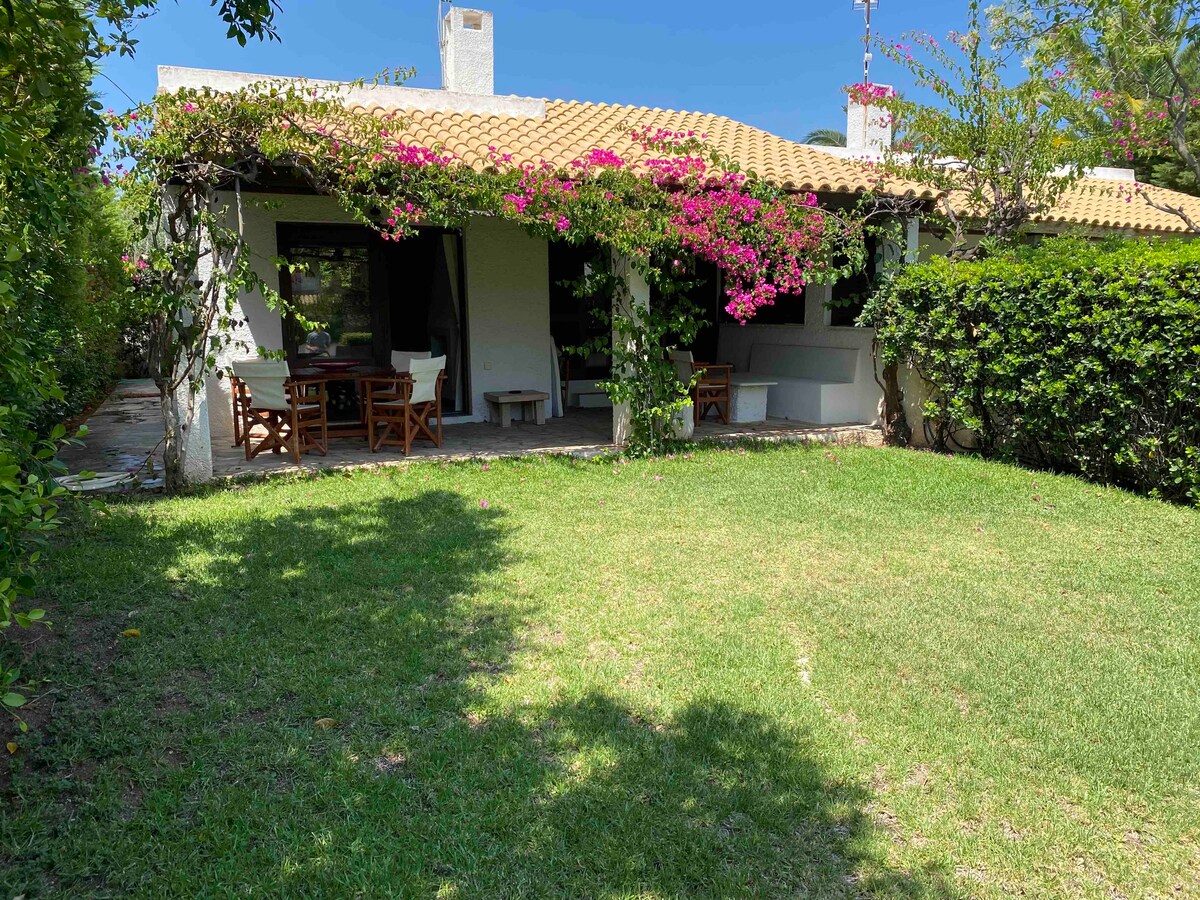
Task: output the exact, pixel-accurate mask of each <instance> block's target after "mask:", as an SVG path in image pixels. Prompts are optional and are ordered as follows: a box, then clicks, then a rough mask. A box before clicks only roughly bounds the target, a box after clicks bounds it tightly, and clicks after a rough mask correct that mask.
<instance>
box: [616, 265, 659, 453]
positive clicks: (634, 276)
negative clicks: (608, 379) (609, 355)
mask: <svg viewBox="0 0 1200 900" xmlns="http://www.w3.org/2000/svg"><path fill="white" fill-rule="evenodd" d="M613 271H614V272H615V273H616V275H617V277H618V278H620V279H621V280H622V281H624V282H625V292H624V296H617V297H614V298H613V315H614V316H615V315H624V316H628V317H630V318H636V316H637V314H638V310H639V309H649V308H650V285H649V283H648V282H647V281H646V279H645V277H644V276H643V275H642V273H641V272H639V271H638V270H637V269H636V268H635V267H634V265H633V264H632V262H630V260H629V259H628V257H624V256H618V255H616V254H614V255H613ZM612 340H613V344H614V346H615V345H616V343H617V341H619V340H621V338H620V337H619V336H618V335H617V333H616V331H614V332H613V336H612ZM629 431H630V419H629V404H628V403H614V404H613V443H615V444H616V445H617V446H618V447H623V446H624V445H625V444H626V443H627V442H628V441H629Z"/></svg>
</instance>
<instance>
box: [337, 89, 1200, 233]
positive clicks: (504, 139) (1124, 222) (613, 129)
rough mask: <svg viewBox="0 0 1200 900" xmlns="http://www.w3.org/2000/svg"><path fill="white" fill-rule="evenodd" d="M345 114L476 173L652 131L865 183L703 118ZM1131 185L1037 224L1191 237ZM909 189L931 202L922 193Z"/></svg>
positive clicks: (825, 156) (1091, 195)
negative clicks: (389, 120) (393, 118)
mask: <svg viewBox="0 0 1200 900" xmlns="http://www.w3.org/2000/svg"><path fill="white" fill-rule="evenodd" d="M351 109H352V110H354V111H357V112H361V113H366V114H370V115H373V116H376V117H379V118H383V117H385V116H389V115H396V114H399V115H400V116H402V117H403V118H404V119H405V120H406V121H407V126H406V128H405V137H406V139H407V140H409V141H412V142H415V143H420V144H423V145H426V146H430V147H432V146H435V145H442V146H444V147H445V148H446V149H447V150H449V151H451V152H453V153H454V154H456V155H457V156H458V157H459V158H460V159H462V160H463V162H464V163H466V164H467V165H470V166H472V167H474V168H476V169H479V170H483V169H485V168H486V167H487V166H488V165H489V159H488V148H489V147H495V148H496V150H497V151H498V152H500V153H510V154H512V156H513V159H514V160H515V161H516V162H518V163H538V162H541V161H543V160H544V161H546V162H549V163H551V164H553V165H556V166H566V165H568V164H569V163H571V162H573V161H574V160H577V159H579V158H580V157H581V156H583V154H585V153H587V152H588V151H589V150H591V149H592V148H594V147H598V146H599V147H605V148H608V149H611V150H613V151H615V152H616V153H618V154H619V155H621V156H622V158H624V159H627V160H629V161H631V162H637V161H639V160H642V159H645V158H647V157H648V156H650V155H651V154H650V153H648V152H647V151H645V150H643V149H642V147H641V146H640V145H638V144H637V143H635V142H634V141H633V139H632V138H631V137H630V132H631V131H633V130H635V129H640V128H643V127H647V126H648V127H650V128H654V129H658V128H662V129H668V130H671V131H695V132H696V133H697V134H703V135H707V139H708V142H709V143H710V144H711V145H712V146H713V148H714V149H716V150H717V151H718V152H720V153H723V154H725V155H727V156H729V157H731V158H733V159H735V160H737V161H738V163H739V164H740V165H741V166H742V168H743V170H748V171H753V172H755V173H756V174H757V175H759V176H760V177H762V178H766V179H769V180H770V181H772V182H774V183H776V184H778V185H780V186H781V187H783V188H785V189H787V190H795V191H820V192H829V193H858V192H861V191H864V190H866V189H867V187H868V176H867V172H866V168H865V166H864V164H863V163H862V162H859V161H856V160H850V159H842V158H841V157H838V156H835V155H833V154H831V153H826V152H824V151H823V150H819V149H817V148H814V147H810V146H806V145H804V144H798V143H796V142H794V141H789V140H786V139H784V138H781V137H778V136H776V135H773V134H771V133H770V132H767V131H763V130H762V129H759V128H754V127H752V126H750V125H745V124H743V123H741V122H737V121H734V120H733V119H730V118H727V117H725V116H717V115H711V114H707V113H695V112H678V111H675V110H661V109H647V108H645V107H640V106H621V105H612V104H608V103H581V102H576V101H569V100H550V101H547V102H546V115H545V117H538V118H533V117H522V116H512V115H481V114H478V113H473V114H467V113H455V112H446V111H431V110H421V109H393V108H385V107H382V106H378V105H371V106H363V105H355V106H352V107H351ZM907 187H909V188H910V189H913V188H919V186H914V185H909V186H907ZM1129 187H1130V185H1128V183H1126V184H1125V186H1124V187H1122V182H1118V181H1108V180H1100V179H1084V180H1083V181H1081V182H1080V183H1079V184H1078V185H1076V186H1074V187H1073V188H1072V189H1071V190H1070V191H1068V192H1067V194H1066V196H1064V197H1063V199H1062V200H1061V202H1060V203H1059V204H1058V206H1057V207H1056V209H1055V210H1053V211H1052V212H1051V213H1049V214H1047V215H1045V216H1042V217H1041V221H1044V222H1047V223H1051V224H1055V225H1071V224H1076V225H1089V226H1098V227H1105V228H1116V229H1123V230H1133V231H1149V232H1160V233H1161V232H1185V231H1187V228H1186V226H1185V225H1184V223H1183V221H1182V220H1181V219H1180V218H1179V217H1177V216H1173V215H1171V214H1170V213H1164V212H1160V211H1159V210H1156V209H1154V208H1153V207H1151V206H1150V205H1149V204H1148V203H1147V202H1146V200H1145V198H1144V197H1141V196H1130V192H1129ZM1149 190H1151V191H1152V192H1153V194H1154V195H1155V196H1157V197H1158V198H1160V199H1161V200H1163V201H1165V202H1168V203H1171V204H1174V205H1179V206H1182V207H1183V208H1184V209H1185V210H1187V211H1188V213H1189V215H1191V216H1192V217H1193V218H1194V219H1196V220H1198V221H1200V198H1196V197H1190V196H1186V195H1183V194H1178V193H1175V192H1173V191H1166V190H1163V189H1160V188H1153V189H1149ZM914 193H917V194H918V195H920V196H924V197H932V196H933V192H932V191H931V190H929V189H928V188H924V189H916V190H914Z"/></svg>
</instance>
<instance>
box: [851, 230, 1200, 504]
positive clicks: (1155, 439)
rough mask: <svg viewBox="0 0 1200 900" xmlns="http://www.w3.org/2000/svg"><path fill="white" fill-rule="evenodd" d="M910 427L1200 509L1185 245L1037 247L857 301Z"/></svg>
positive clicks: (1192, 317) (1198, 300)
mask: <svg viewBox="0 0 1200 900" xmlns="http://www.w3.org/2000/svg"><path fill="white" fill-rule="evenodd" d="M864 316H866V317H868V318H869V320H870V321H872V322H873V323H874V325H875V327H876V333H877V337H878V340H879V342H880V344H881V346H882V348H883V351H884V360H885V362H899V363H908V364H910V365H912V366H913V367H914V368H915V369H916V371H917V372H918V373H919V374H920V375H921V376H922V377H923V378H924V379H925V380H926V381H927V382H928V384H929V386H930V387H931V389H932V392H933V399H932V400H931V401H930V402H929V403H928V404H927V408H926V410H925V414H926V417H927V418H929V419H932V420H933V421H934V422H936V423H937V425H938V428H939V431H938V432H937V435H940V436H941V437H943V438H944V437H945V435H946V434H948V433H952V432H953V431H954V430H956V429H959V428H966V429H969V430H971V431H972V432H974V433H975V435H976V437H977V438H978V441H979V447H980V450H981V451H982V452H983V453H984V454H986V455H988V456H993V457H999V458H1003V459H1011V460H1016V461H1019V462H1022V463H1026V464H1029V465H1034V466H1038V467H1043V468H1049V469H1055V470H1060V471H1068V472H1078V473H1080V474H1081V475H1084V476H1086V477H1088V478H1092V479H1095V480H1097V481H1103V482H1106V483H1111V484H1119V485H1124V486H1127V487H1130V488H1134V489H1136V490H1139V491H1143V492H1146V493H1150V494H1153V495H1157V496H1162V497H1165V498H1168V499H1172V500H1181V501H1189V502H1193V503H1197V502H1200V418H1198V417H1197V415H1196V410H1197V409H1200V246H1198V245H1196V244H1192V243H1183V242H1178V243H1157V244H1152V243H1149V242H1145V241H1140V240H1120V239H1110V240H1108V241H1105V242H1101V243H1097V242H1087V241H1083V240H1080V239H1076V238H1067V237H1060V238H1051V239H1047V240H1045V241H1043V242H1042V243H1041V245H1040V246H1038V247H1037V248H1022V249H1020V250H1015V251H1012V252H1011V253H1007V254H1004V255H1001V256H994V257H990V258H988V259H986V260H976V261H970V262H958V263H953V262H951V261H949V260H947V259H945V258H935V259H933V260H931V261H930V262H928V263H924V264H921V265H918V266H910V267H909V268H907V269H905V270H904V271H902V272H901V273H900V274H899V275H898V276H896V277H895V278H894V279H893V280H892V281H891V282H890V283H889V284H888V285H887V286H886V287H885V288H884V289H883V291H881V292H880V293H879V294H878V295H876V296H875V297H874V298H873V299H872V300H870V301H869V302H868V304H867V309H866V311H865V312H864Z"/></svg>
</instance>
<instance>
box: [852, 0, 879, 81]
mask: <svg viewBox="0 0 1200 900" xmlns="http://www.w3.org/2000/svg"><path fill="white" fill-rule="evenodd" d="M851 2H852V4H853V8H854V11H855V12H858V11H859V10H862V12H863V14H864V17H865V18H866V23H867V28H866V31H865V32H864V33H863V84H870V83H871V10H873V9H878V8H879V0H851Z"/></svg>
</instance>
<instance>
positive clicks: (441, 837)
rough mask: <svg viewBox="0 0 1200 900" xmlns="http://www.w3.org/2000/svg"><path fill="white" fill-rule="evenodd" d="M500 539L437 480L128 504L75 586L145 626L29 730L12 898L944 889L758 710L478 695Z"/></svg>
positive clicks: (503, 635)
mask: <svg viewBox="0 0 1200 900" xmlns="http://www.w3.org/2000/svg"><path fill="white" fill-rule="evenodd" d="M264 490H268V491H269V490H270V489H269V488H266V489H264ZM519 536H520V530H519V525H517V524H516V523H513V522H511V521H506V517H505V515H504V514H503V513H502V512H499V511H497V510H495V509H482V508H480V507H479V506H478V505H477V504H475V503H472V502H470V501H468V500H467V499H465V498H464V497H462V496H461V495H459V494H456V493H453V492H450V491H444V490H429V491H425V492H423V493H419V494H416V495H397V496H388V497H381V498H376V499H371V500H369V501H361V502H343V503H340V504H338V505H336V506H333V505H315V504H314V505H311V506H305V507H292V508H289V509H287V510H286V511H284V512H282V513H279V514H269V513H268V514H264V515H262V516H255V515H253V514H246V515H228V516H221V517H213V518H209V519H202V518H199V517H189V519H188V521H186V522H178V521H177V520H176V521H173V522H171V524H169V525H168V524H164V522H163V521H156V520H155V516H153V515H134V516H120V517H119V521H115V522H113V523H112V524H111V525H110V526H106V527H105V528H103V529H102V530H101V534H100V535H99V536H98V538H97V544H98V545H99V546H101V547H102V548H103V559H102V560H100V561H97V562H96V563H95V568H94V575H93V577H94V578H96V579H100V580H101V581H104V582H107V581H108V580H110V579H111V578H112V577H114V573H118V572H121V571H123V570H127V569H136V570H137V575H136V576H135V577H136V578H138V579H139V580H141V579H145V581H146V584H147V589H146V590H145V591H143V592H142V593H141V594H140V595H139V596H138V598H137V599H136V600H131V599H130V598H127V597H121V596H111V595H109V594H107V593H105V592H104V591H102V590H95V596H96V599H94V600H93V601H92V602H91V604H90V610H89V612H90V615H89V618H91V619H92V620H93V621H94V622H99V623H103V624H102V626H101V627H102V628H104V629H105V633H106V634H112V633H113V632H112V631H111V628H112V627H115V625H114V623H115V622H116V621H117V619H116V616H117V615H118V614H122V615H125V614H127V612H125V611H127V610H128V606H129V604H130V603H132V602H136V603H138V604H139V607H138V609H137V611H136V613H137V615H136V619H135V620H134V621H135V622H136V623H138V624H140V627H141V628H142V631H143V637H142V638H141V639H140V640H138V641H123V642H122V641H118V642H117V644H116V646H115V648H113V647H111V646H110V647H109V648H108V650H109V651H110V652H109V653H108V655H107V656H106V657H105V658H104V660H103V661H102V662H101V663H99V664H97V663H96V662H95V660H91V661H89V662H88V663H87V666H88V667H87V668H85V669H84V670H83V673H85V678H87V679H89V680H91V681H92V685H91V686H90V687H89V691H88V692H87V693H86V694H84V693H78V692H77V693H76V694H75V695H74V696H72V697H71V699H70V700H69V702H67V703H66V704H65V706H66V709H65V710H63V711H62V713H61V715H56V718H57V719H58V721H57V723H56V724H55V726H54V727H52V728H51V729H48V732H47V737H48V739H49V743H48V744H47V745H46V746H44V747H43V748H42V752H41V755H42V758H43V759H44V760H45V764H46V766H47V771H45V772H43V773H40V775H39V774H38V773H27V774H26V777H25V778H24V780H23V781H22V783H21V785H19V789H20V790H21V792H22V793H23V794H24V795H25V796H26V797H32V798H37V797H38V796H39V794H40V795H41V796H42V798H43V799H46V798H49V802H46V803H44V804H43V806H44V809H43V816H42V818H43V819H45V820H46V821H42V822H41V823H40V825H41V827H42V831H41V833H40V834H39V835H38V837H37V839H36V844H37V846H38V847H39V852H38V853H35V854H32V855H31V854H29V853H24V854H20V855H17V854H14V853H13V852H12V847H11V846H10V847H8V848H4V852H3V853H0V861H3V862H4V868H6V869H9V870H10V872H11V875H12V876H13V877H14V878H15V880H14V881H13V883H12V884H10V885H6V886H7V887H11V888H13V889H14V890H16V891H17V892H19V890H20V889H25V888H33V889H35V890H36V889H40V890H41V891H48V892H52V891H54V890H57V891H61V892H64V893H67V894H70V893H73V892H78V891H84V890H86V891H89V892H97V893H103V892H104V891H105V890H108V891H117V892H120V893H137V892H144V893H147V894H160V895H161V894H164V893H194V894H206V893H210V892H214V891H215V892H224V891H229V892H233V893H240V892H246V891H265V892H267V893H273V892H278V891H284V892H288V893H291V892H295V893H306V894H312V893H316V894H331V895H333V894H353V893H359V892H361V893H365V894H369V895H370V894H389V895H391V894H412V895H417V896H428V895H430V894H432V893H434V892H436V891H438V890H445V891H451V890H454V891H457V894H456V896H529V895H565V896H584V895H588V896H603V895H628V894H639V893H648V894H652V895H675V894H682V895H689V896H732V895H764V896H783V895H787V896H795V895H802V896H831V897H834V896H861V895H864V894H866V895H883V896H937V897H944V896H950V895H951V894H952V890H951V888H950V886H949V882H948V879H946V878H945V877H944V876H943V875H942V874H941V873H940V872H937V871H932V870H931V871H924V872H919V873H904V872H896V871H890V870H889V869H888V868H887V867H886V866H885V865H884V864H883V863H882V862H881V861H879V860H878V859H877V858H876V857H875V855H874V854H873V852H872V847H871V846H870V845H871V838H872V834H873V832H872V828H873V826H872V824H871V821H870V818H869V815H868V813H867V812H866V810H865V806H866V804H867V802H868V801H869V799H870V797H869V794H868V792H867V791H866V789H865V788H863V787H860V786H856V785H854V784H850V783H846V782H843V781H840V780H838V779H836V778H833V777H831V776H830V775H829V774H827V773H826V772H825V771H823V769H822V766H821V765H820V763H819V762H818V761H817V759H816V754H815V752H814V751H813V749H812V748H811V747H809V746H808V741H807V740H806V738H805V736H803V735H797V734H793V733H785V732H784V731H783V730H782V729H781V728H780V727H779V726H778V725H777V724H776V723H774V722H773V721H771V720H768V719H767V718H765V717H762V716H760V715H755V714H751V713H747V712H745V711H742V710H739V709H737V708H736V707H735V706H734V705H732V704H729V703H726V702H721V701H717V700H707V699H700V698H698V699H694V700H692V701H691V702H689V703H688V704H686V705H685V706H684V707H683V708H682V709H680V710H679V711H678V712H677V713H675V714H674V715H672V716H670V717H669V718H667V719H666V720H664V721H660V722H652V721H648V720H647V719H645V718H643V717H642V715H641V714H639V713H638V712H636V711H635V710H633V709H632V708H631V707H629V706H627V705H626V704H625V703H623V702H622V701H621V700H620V699H618V698H616V697H614V696H610V695H608V694H607V693H603V692H600V691H593V692H591V693H588V694H586V695H584V696H576V697H574V698H566V699H563V698H559V699H557V700H555V701H553V702H549V703H548V704H547V703H540V704H539V703H533V702H528V703H525V704H519V703H518V704H516V706H515V708H514V707H513V706H512V705H511V704H509V705H505V703H504V702H501V701H498V700H496V698H495V697H494V696H492V694H493V689H494V688H495V687H497V686H498V685H500V684H502V683H503V682H504V681H505V680H506V679H508V678H510V677H514V676H513V674H512V672H511V668H510V667H511V663H512V660H513V657H514V654H515V653H517V652H519V650H520V648H521V645H522V642H523V640H524V636H525V634H526V633H527V630H528V629H529V627H530V626H531V625H536V615H537V609H536V598H527V597H521V596H520V591H521V590H522V588H521V584H520V582H519V581H517V580H516V579H506V571H507V569H508V568H509V567H510V566H512V565H513V564H514V563H515V562H517V555H516V554H517V551H516V550H515V548H516V547H517V546H518V545H519V543H520V542H519ZM69 552H71V551H68V550H64V553H69ZM74 552H75V553H76V554H77V555H78V558H79V559H83V558H86V557H87V555H88V553H87V551H83V550H76V551H74ZM93 553H94V551H93ZM63 565H64V571H65V568H66V567H68V566H69V565H70V563H69V561H68V562H64V564H63ZM59 577H60V578H65V577H66V576H64V575H61V574H60V576H59ZM64 612H65V614H66V615H65V616H64V618H65V619H66V620H67V625H68V628H70V627H72V625H74V627H75V628H76V629H80V630H81V629H83V628H84V627H85V626H86V623H85V622H84V621H83V620H77V621H76V622H74V623H72V622H71V611H70V609H69V608H68V609H67V610H64ZM73 640H74V639H73V638H70V639H69V640H68V641H67V642H64V643H73ZM97 665H99V667H98V668H97ZM318 720H333V723H334V724H332V725H331V726H330V727H321V726H322V725H328V722H321V723H320V724H318ZM39 778H40V786H39V785H37V784H35V783H34V782H35V781H38V780H39ZM53 785H57V787H54V786H53ZM55 791H57V794H56V793H55ZM35 802H36V800H35ZM64 807H65V808H67V809H68V810H69V812H70V814H69V815H60V816H57V817H56V816H55V815H54V812H55V810H56V809H57V810H59V811H61V810H62V809H63V808H64ZM114 821H116V822H119V823H120V825H119V827H118V828H116V829H115V830H114V829H113V828H112V825H111V823H112V822H114ZM36 830H37V829H36V828H35V831H36ZM6 842H7V841H6ZM4 857H9V858H7V859H5V858H4ZM9 877H10V876H9V875H6V876H4V877H3V878H0V883H3V882H5V881H8V880H9Z"/></svg>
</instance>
